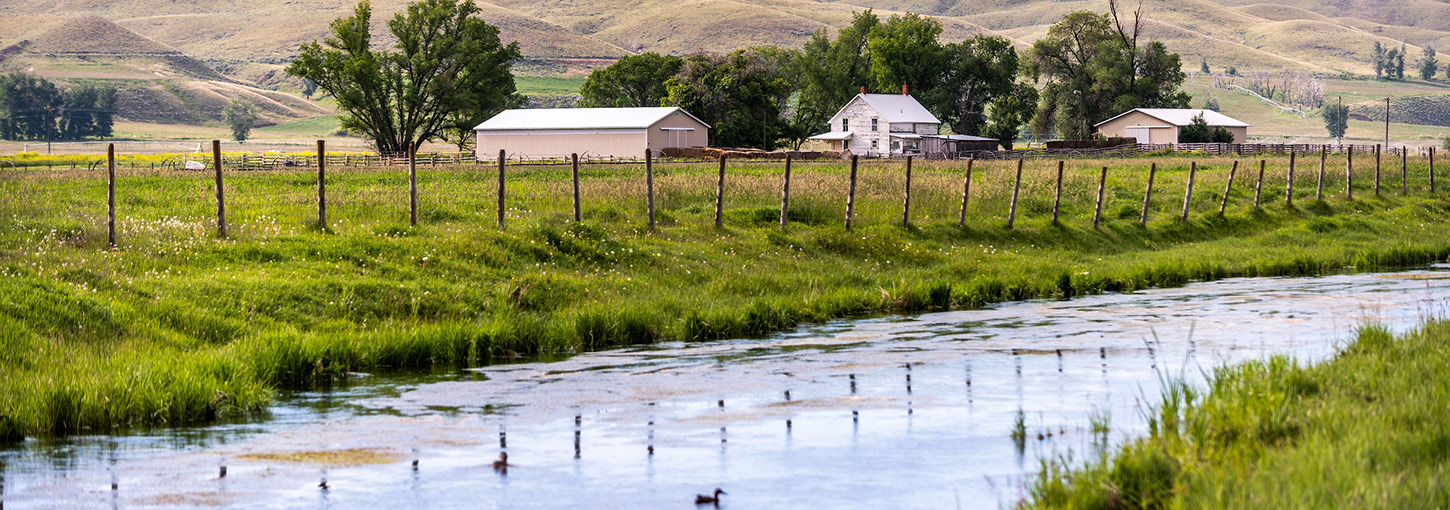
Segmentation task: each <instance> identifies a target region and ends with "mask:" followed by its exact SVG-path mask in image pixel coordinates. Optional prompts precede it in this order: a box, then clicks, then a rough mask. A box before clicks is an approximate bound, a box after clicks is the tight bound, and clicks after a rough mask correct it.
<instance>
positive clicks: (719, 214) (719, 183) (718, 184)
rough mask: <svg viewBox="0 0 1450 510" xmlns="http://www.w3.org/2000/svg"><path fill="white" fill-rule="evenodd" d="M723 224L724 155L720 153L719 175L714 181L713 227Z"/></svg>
mask: <svg viewBox="0 0 1450 510" xmlns="http://www.w3.org/2000/svg"><path fill="white" fill-rule="evenodd" d="M723 225H725V155H724V154H721V155H720V176H719V179H717V180H716V181H715V227H716V228H719V227H721V226H723Z"/></svg>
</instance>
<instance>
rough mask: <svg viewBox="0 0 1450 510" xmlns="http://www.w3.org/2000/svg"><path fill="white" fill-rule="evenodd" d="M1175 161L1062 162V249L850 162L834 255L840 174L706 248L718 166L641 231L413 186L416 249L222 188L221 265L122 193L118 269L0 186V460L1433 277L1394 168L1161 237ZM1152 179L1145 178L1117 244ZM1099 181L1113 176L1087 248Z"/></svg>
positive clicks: (1027, 196) (954, 183) (1220, 176)
mask: <svg viewBox="0 0 1450 510" xmlns="http://www.w3.org/2000/svg"><path fill="white" fill-rule="evenodd" d="M1189 161H1190V160H1188V159H1181V158H1177V159H1175V158H1158V159H1143V160H1112V161H1074V162H1071V164H1070V165H1069V166H1068V168H1067V172H1066V180H1065V182H1064V184H1063V193H1062V206H1061V218H1062V223H1061V224H1060V225H1054V224H1052V223H1051V221H1050V218H1051V211H1052V203H1053V200H1052V197H1053V190H1054V186H1055V182H1054V180H1055V177H1056V166H1055V164H1054V163H1049V162H1040V163H1036V164H1029V165H1028V168H1027V169H1026V171H1025V172H1024V177H1023V186H1022V190H1021V193H1020V199H1019V204H1018V210H1017V217H1016V225H1015V228H1013V229H1008V228H1006V227H1005V223H1006V217H1007V215H1008V211H1009V209H1010V202H1011V195H1012V175H1013V171H1014V168H1013V165H1014V163H1012V162H988V163H981V162H979V163H978V164H977V166H976V167H975V169H974V175H973V184H972V191H971V200H970V203H969V205H968V208H967V221H966V225H965V226H958V225H957V218H958V214H959V208H960V205H961V190H962V177H963V173H964V172H963V166H962V164H961V163H960V162H945V163H930V164H923V163H918V165H917V167H916V168H915V169H914V170H915V172H914V175H913V178H912V179H913V181H912V190H913V205H912V222H913V223H912V225H911V226H909V227H903V226H901V224H900V221H901V200H902V187H903V185H904V181H905V177H904V172H902V169H901V166H900V165H901V163H900V162H870V163H868V164H865V165H863V167H862V168H861V172H860V174H861V182H860V186H859V189H858V194H857V202H856V208H855V212H856V226H855V228H854V229H853V230H851V231H847V230H845V229H844V228H843V226H842V225H841V223H842V217H843V210H844V202H845V197H844V194H845V190H846V188H847V184H848V181H847V179H848V177H847V176H848V170H847V168H845V167H844V166H843V165H842V164H840V163H815V164H798V165H797V166H796V167H795V168H794V169H793V182H792V188H791V189H792V192H791V220H792V222H791V224H790V225H789V227H787V228H785V229H783V230H782V229H781V228H779V226H778V225H776V222H777V221H778V209H776V208H777V207H778V201H779V197H780V188H779V187H780V174H781V168H780V167H778V166H775V165H772V164H761V163H752V164H740V165H738V166H732V167H731V169H730V172H729V176H728V177H727V181H726V199H725V214H724V220H725V226H724V227H723V228H715V227H714V226H713V214H714V185H715V179H716V175H715V171H716V168H715V167H714V166H713V165H660V166H657V167H656V170H657V175H656V177H655V182H654V185H655V193H656V196H655V202H656V205H657V207H658V211H657V220H658V227H657V228H656V229H655V230H654V231H650V230H649V229H648V228H647V227H646V219H645V200H644V193H645V183H644V182H643V179H641V178H640V177H641V175H640V174H641V173H642V169H641V168H639V167H632V166H622V165H612V166H598V167H585V168H584V169H582V171H581V185H580V187H581V196H582V197H583V200H584V202H583V204H584V205H583V207H582V209H583V215H584V221H583V222H582V223H579V224H575V223H573V222H572V221H571V220H572V204H571V201H570V197H571V196H572V192H571V187H570V184H569V180H568V175H569V169H568V168H567V167H528V168H513V169H510V170H509V174H508V176H509V177H508V179H509V180H508V188H507V189H508V191H507V197H506V202H507V204H508V211H507V228H506V229H502V230H501V229H499V228H498V227H497V226H496V223H495V222H496V217H495V215H496V211H495V210H494V209H493V208H494V206H495V204H496V203H497V195H496V193H497V191H496V190H497V187H496V182H495V181H494V179H495V178H496V175H495V174H494V173H493V170H492V169H490V168H488V167H487V166H479V167H474V166H466V167H437V168H432V167H429V168H424V169H422V171H420V174H419V176H418V180H419V197H420V202H421V206H420V208H419V225H418V226H416V227H411V226H409V225H408V211H407V186H406V182H407V176H406V175H405V173H404V171H402V170H400V169H394V168H380V169H364V168H338V169H330V170H329V174H328V186H327V189H328V203H329V204H330V206H329V207H330V208H329V213H328V223H327V225H326V226H325V228H319V226H318V225H317V223H316V211H317V208H316V204H315V193H316V191H315V188H314V187H313V186H314V185H315V179H316V177H315V174H314V173H312V172H310V171H309V170H306V169H298V170H288V171H268V172H233V173H229V174H228V177H227V188H226V189H227V193H228V195H227V196H228V202H227V216H228V219H229V234H230V235H229V237H227V238H225V239H219V238H217V236H216V233H215V223H214V222H215V210H214V207H215V202H214V193H215V191H214V189H213V188H212V184H211V182H210V180H209V177H208V176H206V175H199V174H197V173H188V172H155V171H140V170H129V169H128V170H127V171H125V172H123V174H122V175H121V177H120V178H119V180H118V183H117V209H118V216H117V236H118V247H117V249H116V250H110V249H108V245H107V237H106V229H105V211H106V209H105V203H106V202H105V198H106V191H105V188H106V186H105V180H104V178H103V177H101V175H102V174H100V173H98V172H89V171H79V170H78V171H63V172H48V171H42V170H29V171H23V172H15V173H6V174H0V177H3V178H0V196H6V197H9V198H7V199H6V200H5V201H3V202H0V296H3V298H4V299H0V339H3V340H0V342H3V344H4V345H3V346H0V436H4V437H6V438H9V439H14V438H17V437H19V436H21V435H44V434H56V433H59V434H64V433H74V432H78V431H84V430H92V431H95V430H106V429H109V428H111V427H117V426H125V425H129V424H138V423H165V424H182V423H194V422H204V421H207V420H211V419H214V418H215V417H216V416H218V415H222V414H228V413H238V412H249V411H252V410H256V409H258V408H259V407H260V406H261V405H263V403H265V402H266V400H267V398H268V397H269V395H270V393H271V392H272V391H273V390H275V389H277V388H283V387H296V386H304V385H309V384H315V383H318V382H326V381H329V380H332V379H333V378H336V377H342V376H345V374H346V373H347V372H349V371H371V370H380V369H388V368H395V367H406V366H425V365H434V364H466V363H476V362H486V361H487V360H488V359H489V358H490V357H496V356H512V355H518V354H530V353H541V352H570V351H577V350H582V349H598V348H606V347H611V346H619V345H628V344H639V343H648V342H655V341H660V340H704V339H714V338H724V337H738V336H751V335H763V334H766V333H769V332H772V331H777V330H780V329H782V328H787V327H790V326H792V325H795V324H798V323H801V322H807V321H820V320H825V319H829V318H833V317H842V316H849V315H858V314H872V313H890V312H919V311H928V310H937V309H946V308H960V307H977V306H983V305H986V304H990V303H996V302H1002V301H1009V300H1020V299H1027V298H1035V297H1062V296H1071V295H1075V294H1086V293H1097V292H1110V291H1126V290H1132V289H1139V288H1146V287H1155V286H1174V285H1182V284H1184V283H1187V282H1189V281H1194V280H1205V279H1214V278H1224V277H1230V276H1264V275H1288V274H1317V273H1322V272H1331V271H1343V270H1355V269H1360V270H1363V269H1374V268H1388V267H1401V266H1405V265H1411V264H1421V263H1428V262H1433V261H1443V260H1446V258H1447V256H1450V239H1446V238H1445V237H1444V236H1443V235H1442V233H1443V229H1444V225H1445V223H1446V220H1447V218H1450V203H1447V201H1446V200H1445V198H1444V195H1443V194H1442V195H1439V196H1433V195H1430V194H1429V193H1428V192H1427V191H1426V190H1427V189H1428V185H1427V180H1428V179H1427V177H1426V175H1425V173H1424V172H1425V162H1424V161H1412V162H1411V166H1410V175H1411V177H1412V178H1411V181H1410V183H1409V185H1410V189H1411V190H1412V193H1411V195H1410V196H1408V197H1400V196H1398V195H1396V194H1394V193H1391V192H1389V191H1388V189H1389V188H1388V187H1389V186H1390V185H1391V184H1393V185H1394V186H1396V187H1395V188H1393V189H1395V191H1396V192H1397V191H1398V184H1399V182H1398V179H1395V180H1393V181H1392V180H1390V178H1389V177H1388V174H1387V176H1386V177H1385V182H1386V186H1387V191H1386V192H1385V193H1384V194H1382V195H1381V196H1380V197H1374V196H1373V194H1372V193H1371V192H1370V191H1369V190H1368V189H1361V190H1360V191H1357V194H1356V199H1355V200H1354V201H1347V200H1345V199H1343V198H1342V197H1340V196H1337V195H1336V191H1335V190H1336V189H1339V190H1340V191H1339V192H1338V193H1342V186H1343V182H1344V181H1343V178H1344V176H1343V174H1342V170H1341V171H1340V172H1331V173H1330V174H1329V175H1328V180H1326V184H1325V189H1326V200H1324V201H1316V200H1314V199H1313V195H1314V187H1313V185H1312V184H1313V180H1312V179H1313V178H1314V176H1313V172H1310V171H1308V168H1306V165H1301V166H1300V169H1299V172H1300V173H1299V174H1298V175H1299V176H1300V180H1299V181H1298V184H1296V195H1298V198H1297V201H1296V202H1295V205H1293V206H1286V205H1285V204H1284V201H1283V199H1284V189H1285V186H1284V184H1285V183H1284V178H1283V171H1282V170H1283V166H1284V165H1286V164H1287V161H1286V160H1277V159H1276V160H1271V161H1270V163H1269V165H1270V166H1269V168H1270V172H1269V174H1268V175H1267V176H1266V180H1265V186H1264V189H1263V200H1264V203H1265V205H1264V207H1263V208H1262V209H1261V210H1260V211H1258V212H1254V211H1252V210H1251V205H1250V203H1251V201H1252V197H1253V194H1254V190H1253V187H1254V186H1253V185H1254V181H1253V180H1243V176H1244V174H1245V172H1244V169H1242V168H1241V169H1240V172H1239V174H1238V175H1239V180H1237V181H1235V182H1236V184H1235V187H1234V188H1232V190H1231V192H1230V195H1229V198H1230V204H1229V207H1228V210H1227V212H1226V214H1225V215H1223V216H1220V215H1219V214H1218V210H1219V207H1220V205H1221V203H1222V202H1221V199H1222V193H1223V190H1224V187H1225V184H1226V183H1227V176H1228V169H1229V163H1230V160H1226V159H1218V160H1208V159H1204V160H1199V163H1200V166H1199V172H1198V174H1197V177H1196V178H1197V182H1196V184H1195V193H1194V195H1193V200H1192V201H1191V206H1192V210H1191V212H1190V218H1189V220H1188V221H1186V222H1180V221H1179V220H1178V215H1179V213H1180V208H1181V206H1182V203H1183V191H1184V187H1185V184H1186V179H1187V176H1188V163H1189ZM1149 163H1156V164H1158V165H1159V172H1158V176H1157V180H1156V181H1155V182H1156V186H1155V189H1156V191H1155V195H1154V199H1153V201H1152V202H1151V204H1150V205H1151V211H1150V213H1151V219H1150V221H1149V223H1148V225H1147V227H1140V226H1139V225H1138V215H1139V211H1140V208H1141V207H1142V200H1143V195H1142V193H1143V188H1144V184H1145V179H1146V174H1147V170H1148V168H1147V166H1148V164H1149ZM1331 164H1333V163H1331ZM1339 164H1340V165H1342V162H1339ZM1103 165H1110V166H1112V169H1111V171H1110V174H1109V177H1108V180H1107V187H1106V189H1105V193H1104V195H1105V205H1104V207H1103V211H1104V220H1103V224H1102V227H1101V228H1099V229H1094V228H1092V227H1091V218H1092V216H1093V210H1094V201H1095V199H1096V194H1097V184H1098V177H1099V176H1098V168H1100V167H1101V166H1103ZM1331 168H1333V167H1331ZM1339 168H1342V166H1340V167H1339ZM1370 171H1372V170H1367V169H1362V170H1361V175H1359V176H1357V177H1356V180H1357V185H1359V186H1363V185H1364V183H1367V182H1371V181H1372V178H1371V177H1372V174H1366V173H1364V172H1370ZM1336 173H1337V174H1338V175H1335V174H1336ZM1305 176H1308V177H1305ZM1255 178H1256V176H1255ZM1336 186H1339V188H1336Z"/></svg>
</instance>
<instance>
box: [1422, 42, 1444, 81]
mask: <svg viewBox="0 0 1450 510" xmlns="http://www.w3.org/2000/svg"><path fill="white" fill-rule="evenodd" d="M1419 64H1420V66H1419V67H1420V77H1421V78H1424V79H1426V80H1433V79H1435V75H1436V74H1439V73H1440V61H1439V60H1437V59H1436V58H1435V47H1434V46H1427V47H1425V56H1423V57H1420V63H1419Z"/></svg>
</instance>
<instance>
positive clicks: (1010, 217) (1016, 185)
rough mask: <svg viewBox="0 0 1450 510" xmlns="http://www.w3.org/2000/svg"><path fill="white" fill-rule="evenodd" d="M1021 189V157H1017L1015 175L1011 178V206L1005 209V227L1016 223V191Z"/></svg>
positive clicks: (1009, 227) (1010, 226)
mask: <svg viewBox="0 0 1450 510" xmlns="http://www.w3.org/2000/svg"><path fill="white" fill-rule="evenodd" d="M1020 189H1022V158H1020V157H1019V158H1017V177H1016V178H1015V179H1013V180H1012V207H1011V208H1010V209H1009V210H1008V211H1007V228H1008V229H1009V230H1010V229H1011V228H1012V225H1013V224H1015V223H1017V193H1018V190H1020Z"/></svg>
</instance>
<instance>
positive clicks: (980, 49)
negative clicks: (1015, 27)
mask: <svg viewBox="0 0 1450 510" xmlns="http://www.w3.org/2000/svg"><path fill="white" fill-rule="evenodd" d="M943 53H944V55H945V58H944V59H943V61H944V62H943V65H942V67H941V68H940V70H939V71H938V73H939V77H938V78H937V83H936V86H935V87H933V88H932V89H930V90H927V91H924V93H923V94H922V98H923V105H924V106H926V107H927V108H928V109H929V110H931V111H932V113H933V114H935V115H936V116H937V118H939V119H941V121H942V123H943V124H946V125H947V126H950V127H951V130H952V132H954V133H957V134H963V135H977V134H980V133H981V132H982V127H983V125H984V124H985V123H986V122H987V105H988V104H991V103H992V102H993V101H994V100H996V99H997V98H999V97H1003V96H1014V95H1015V97H1016V99H1026V98H1025V97H1024V96H1023V95H1022V94H1021V93H1020V92H1021V91H1020V90H1018V87H1017V85H1016V82H1017V73H1018V69H1019V68H1020V67H1021V66H1020V61H1019V60H1018V57H1017V50H1016V49H1014V48H1013V47H1012V43H1011V41H1008V40H1006V39H1003V38H1001V37H990V36H984V35H979V36H976V37H973V38H971V39H967V40H965V41H962V42H960V43H953V44H948V45H946V46H945V47H944V49H943ZM1014 93H1016V94H1014ZM1032 99H1034V100H1035V99H1036V95H1035V91H1034V93H1033V96H1032ZM1034 102H1035V101H1034ZM1011 104H1013V103H1004V104H1003V106H1004V107H1009V106H1010V105H1011ZM1009 109H1011V108H1009ZM1014 111H1015V110H1014ZM1002 120H1006V119H1002ZM999 129H1000V128H999ZM1012 134H1013V136H1014V137H1015V136H1016V126H1014V127H1013V128H1012Z"/></svg>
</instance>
